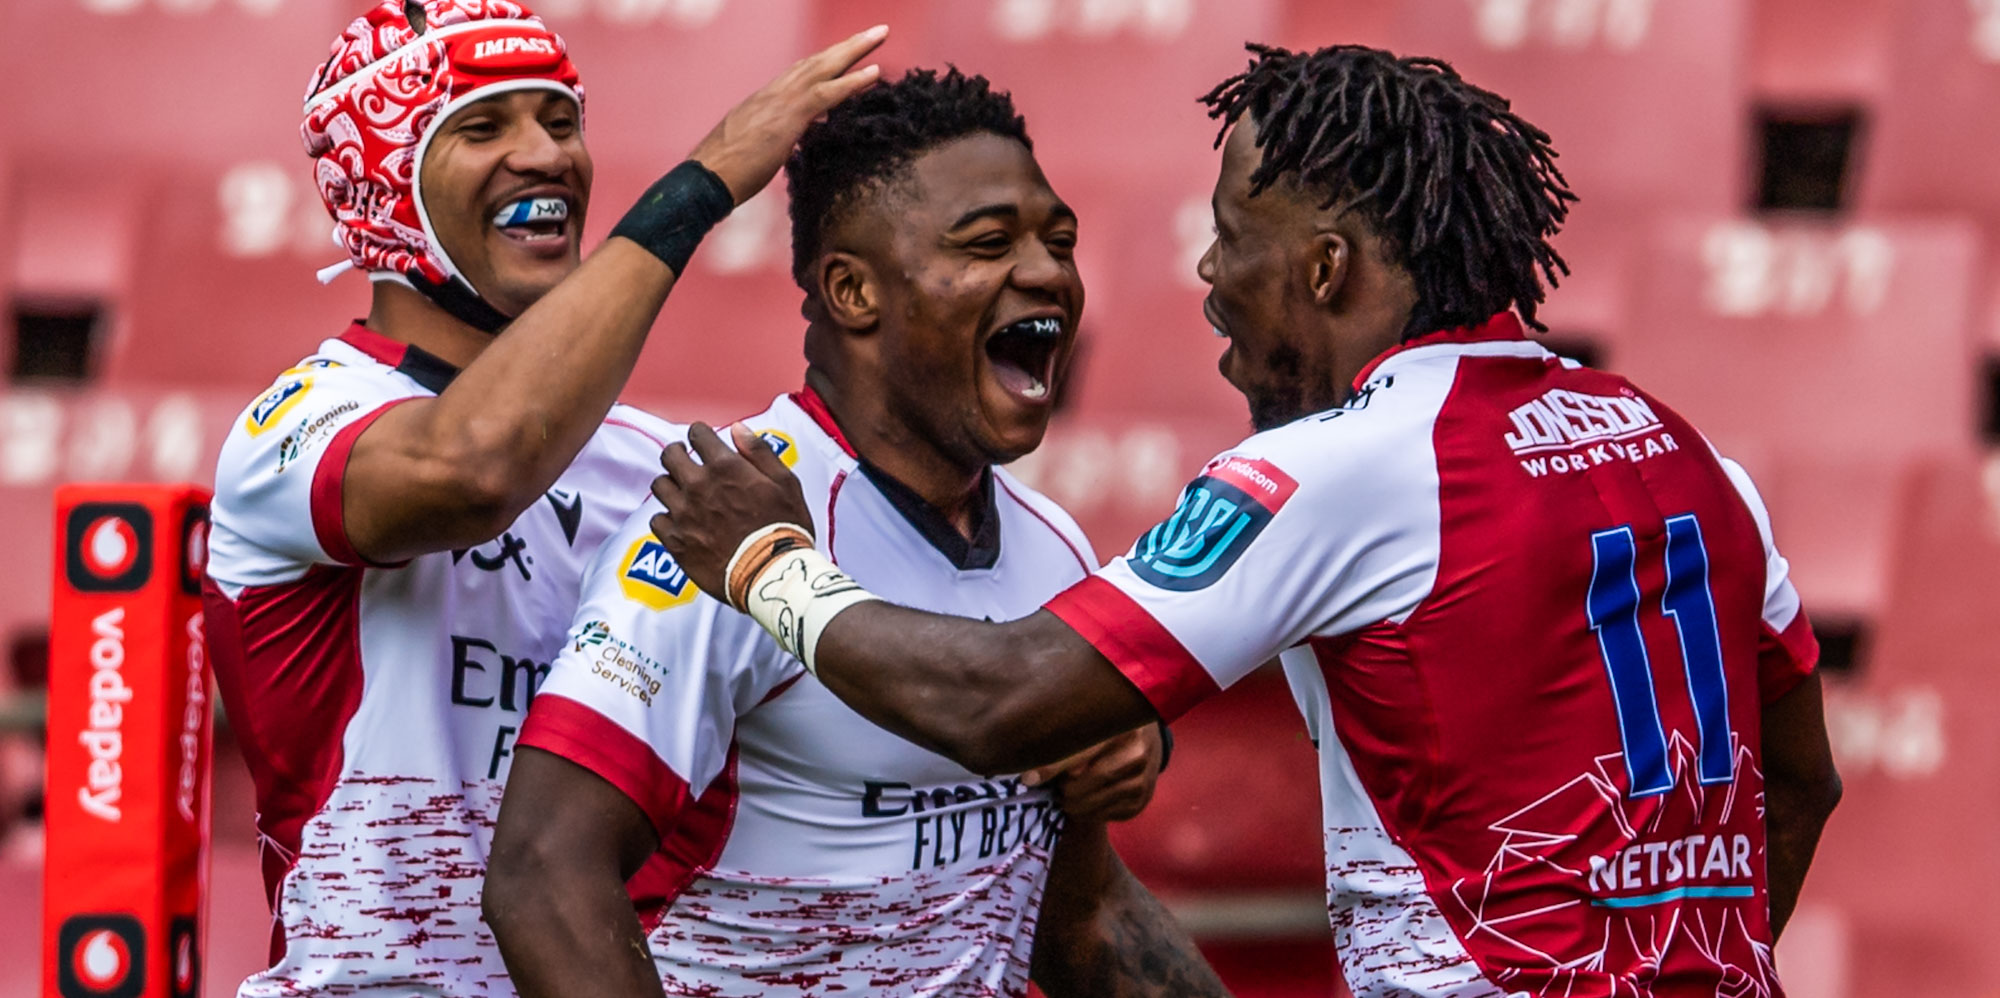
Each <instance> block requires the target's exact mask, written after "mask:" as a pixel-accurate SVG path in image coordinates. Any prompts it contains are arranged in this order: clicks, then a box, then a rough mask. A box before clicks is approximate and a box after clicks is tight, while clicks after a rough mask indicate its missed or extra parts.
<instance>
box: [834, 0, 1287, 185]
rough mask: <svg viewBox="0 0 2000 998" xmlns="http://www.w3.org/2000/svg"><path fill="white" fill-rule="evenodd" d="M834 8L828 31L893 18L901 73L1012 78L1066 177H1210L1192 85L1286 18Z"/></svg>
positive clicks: (1189, 11)
mask: <svg viewBox="0 0 2000 998" xmlns="http://www.w3.org/2000/svg"><path fill="white" fill-rule="evenodd" d="M824 9H825V10H826V14H824V15H823V16H822V18H821V27H820V29H819V35H820V39H819V40H821V41H827V40H831V39H832V38H835V37H839V36H841V35H844V34H847V33H849V32H851V31H854V30H856V29H857V28H858V27H863V26H865V25H866V24H867V23H868V22H869V21H872V20H882V19H887V18H894V20H893V22H892V27H891V31H892V35H891V38H890V41H889V43H888V45H887V47H885V48H884V50H883V54H882V59H883V63H884V67H885V68H887V69H889V70H890V71H891V72H892V73H894V72H898V71H900V70H901V69H903V68H906V67H911V66H921V67H930V68H942V67H943V66H944V64H946V63H953V64H956V65H957V66H958V67H959V68H961V69H963V70H965V71H966V72H969V73H984V74H985V75H986V76H987V77H988V78H990V79H992V80H993V82H994V85H995V86H996V87H998V88H1000V89H1003V90H1009V91H1012V93H1013V94H1014V99H1015V102H1016V104H1017V105H1018V107H1019V108H1020V110H1021V112H1022V113H1023V114H1025V115H1026V116H1027V119H1028V134H1029V135H1030V136H1032V137H1033V138H1034V140H1035V143H1036V146H1035V152H1036V155H1037V156H1038V158H1040V160H1041V163H1042V166H1043V168H1044V169H1046V170H1047V171H1048V173H1049V176H1050V177H1051V178H1053V179H1055V180H1056V181H1057V182H1058V185H1059V186H1060V183H1061V181H1062V180H1063V179H1064V178H1067V177H1072V176H1077V175H1079V174H1080V173H1081V172H1083V171H1089V170H1095V171H1097V172H1100V173H1101V172H1104V171H1107V170H1115V171H1117V175H1118V176H1120V177H1123V178H1128V179H1134V180H1136V179H1139V178H1167V179H1182V178H1187V177H1196V178H1199V180H1200V182H1201V183H1204V184H1206V183H1208V182H1209V181H1211V180H1213V175H1212V173H1210V169H1211V168H1210V161H1209V160H1207V159H1205V158H1203V157H1202V155H1201V150H1204V149H1206V148H1208V144H1209V142H1211V141H1212V140H1213V139H1214V137H1215V127H1214V126H1213V124H1211V123H1210V122H1209V120H1208V118H1207V117H1206V115H1205V114H1204V113H1203V110H1202V109H1201V107H1200V106H1199V105H1197V104H1196V103H1195V98H1197V97H1199V96H1200V95H1201V94H1203V93H1205V92H1207V91H1208V90H1209V89H1210V88H1211V87H1213V86H1215V84H1217V83H1219V82H1221V81H1222V79H1223V78H1224V77H1227V76H1229V75H1230V74H1232V73H1235V72H1237V71H1238V70H1240V69H1242V68H1243V66H1244V65H1245V62H1246V59H1247V54H1246V53H1245V52H1244V51H1243V48H1242V44H1243V43H1244V42H1247V41H1266V40H1270V39H1272V38H1274V37H1276V35H1277V33H1278V29H1279V25H1280V20H1281V18H1280V11H1279V7H1278V3H1277V2H1276V0H1241V2H1234V3H1226V4H1222V3H1197V2H1194V0H1122V2H1121V0H1113V2H1104V0H968V2H964V3H932V4H914V3H909V2H895V0H871V2H867V3H861V4H854V5H851V6H850V5H847V4H840V5H833V6H829V7H827V8H824ZM834 11H838V14H837V15H836V14H834V13H833V12H834ZM863 15H867V16H863Z"/></svg>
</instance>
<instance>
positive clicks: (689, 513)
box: [652, 423, 813, 599]
mask: <svg viewBox="0 0 2000 998" xmlns="http://www.w3.org/2000/svg"><path fill="white" fill-rule="evenodd" d="M729 435H730V438H731V439H732V440H733V441H734V442H735V444H736V449H735V450H730V449H729V445H728V444H725V443H723V441H722V438H721V437H719V436H717V435H716V433H715V431H714V430H713V429H710V428H709V426H708V425H707V424H706V423H696V424H694V425H693V426H691V427H689V428H688V443H687V444H680V443H676V444H672V445H670V446H668V447H667V449H666V450H665V451H664V452H662V453H661V454H660V464H661V465H663V466H664V467H665V468H666V469H667V473H666V474H664V475H661V476H660V477H658V478H655V479H653V495H654V496H655V497H657V498H658V499H659V500H660V505H662V506H665V507H666V508H667V511H666V512H664V513H656V514H654V515H653V519H652V527H653V535H654V536H656V537H658V538H659V539H660V543H662V544H665V545H666V546H667V551H668V552H670V553H672V554H673V556H674V561H675V563H677V564H679V565H680V567H681V570H682V571H684V572H686V573H687V574H688V578H690V579H692V580H694V584H695V585H696V586H697V587H699V588H700V589H701V590H702V591H703V592H706V593H709V594H711V595H713V596H714V597H715V598H717V599H723V593H724V592H726V591H727V590H726V588H725V586H724V582H725V579H726V577H727V574H728V571H729V559H730V558H732V557H734V556H735V554H736V549H737V547H738V546H740V545H741V544H742V543H743V539H744V538H745V537H748V536H750V535H751V534H753V533H755V532H757V531H758V530H760V529H762V528H764V527H767V526H769V525H771V524H773V523H791V524H796V525H798V526H800V527H804V528H805V529H806V531H807V532H811V530H812V522H813V521H812V511H811V510H810V509H809V508H807V506H806V495H805V490H804V489H803V488H801V487H800V486H799V480H798V479H797V478H796V477H794V476H793V475H792V472H791V469H789V468H787V467H785V462H784V461H783V460H782V459H781V458H779V457H778V455H777V454H775V453H773V452H772V450H771V447H770V445H769V444H766V443H765V442H764V439H763V438H762V437H760V436H758V435H757V434H755V433H753V432H751V430H750V429H749V428H748V427H746V426H744V425H743V424H741V423H738V424H736V425H735V426H732V427H730V432H729ZM689 444H692V445H693V448H694V451H693V453H692V454H690V453H689V451H688V445H689ZM696 458H700V461H699V463H697V462H696Z"/></svg>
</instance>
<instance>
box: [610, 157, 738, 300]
mask: <svg viewBox="0 0 2000 998" xmlns="http://www.w3.org/2000/svg"><path fill="white" fill-rule="evenodd" d="M735 207H736V199H735V198H734V197H732V196H731V195H730V193H729V185H727V184H724V183H723V182H722V178H721V177H718V176H716V175H715V172H714V171H713V170H710V169H709V168H708V167H705V166H703V165H701V164H700V163H697V162H695V161H694V160H691V159H690V160H687V161H685V162H683V163H681V165H679V166H676V167H674V168H673V169H671V170H668V171H667V175H666V176H664V177H661V178H660V179H658V180H656V181H654V182H653V186H651V187H648V188H646V193H644V194H641V195H639V203H638V204H635V205H633V206H632V210H631V211H628V212H626V213H625V217H624V218H621V219H619V220H618V224H617V225H616V226H614V227H613V228H612V230H611V234H612V235H614V236H624V237H625V238H627V239H630V240H632V241H633V242H635V243H638V244H639V245H641V246H644V247H645V248H646V252H648V253H651V254H653V255H654V256H656V257H659V258H660V262H661V263H664V264H666V265H667V266H668V267H670V268H672V269H673V272H674V276H676V277H678V276H680V273H681V271H683V270H686V269H687V262H688V258H689V257H691V256H693V255H694V248H695V247H696V246H699V245H701V237H703V236H705V235H708V230H709V229H711V228H714V227H715V223H717V222H720V221H722V220H723V219H725V218H728V217H729V213H730V211H732V210H734V209H735Z"/></svg>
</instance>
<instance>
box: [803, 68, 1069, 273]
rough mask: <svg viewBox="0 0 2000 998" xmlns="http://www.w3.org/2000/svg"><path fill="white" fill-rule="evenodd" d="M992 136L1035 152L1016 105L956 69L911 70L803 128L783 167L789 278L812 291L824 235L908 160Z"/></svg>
mask: <svg viewBox="0 0 2000 998" xmlns="http://www.w3.org/2000/svg"><path fill="white" fill-rule="evenodd" d="M980 133H991V134H993V135H998V136H1000V137H1002V138H1008V139H1014V140H1016V141H1018V142H1020V143H1021V144H1022V145H1023V146H1026V147H1028V148H1029V149H1033V148H1034V147H1035V146H1034V143H1033V142H1030V141H1029V140H1028V123H1027V120H1026V119H1024V118H1022V117H1021V115H1020V114H1019V113H1017V112H1016V111H1015V110H1014V99H1013V97H1012V96H1010V95H1009V94H1008V93H1007V92H1006V91H1004V90H994V89H993V86H992V84H991V83H989V82H988V81H987V79H986V77H984V76H978V75H972V76H967V75H966V74H964V73H961V72H959V70H958V67H957V66H947V67H946V70H945V72H944V73H943V74H942V75H940V74H939V73H938V72H937V71H936V70H933V69H912V70H910V71H909V72H907V73H905V74H903V78H902V79H900V80H897V81H895V82H893V83H884V84H879V85H877V86H874V87H870V88H869V89H867V90H864V91H862V92H861V93H859V94H856V95H854V96H853V97H849V98H848V99H847V100H845V101H842V102H841V103H840V104H839V105H837V106H835V107H834V109H833V110H831V111H829V112H827V115H826V117H825V118H823V119H821V120H819V121H816V122H814V123H813V124H811V125H809V126H807V127H806V131H805V135H803V136H802V137H800V139H799V146H798V148H797V149H795V150H793V151H792V156H791V158H790V159H789V160H787V161H786V162H785V182H786V184H787V185H789V186H790V188H791V199H792V207H791V213H792V279H793V280H795V281H797V282H798V284H799V287H800V288H803V289H804V290H805V291H806V293H807V294H811V293H812V292H813V288H812V273H811V271H812V264H813V261H814V260H816V259H818V258H819V254H820V248H821V246H822V244H823V243H824V242H825V240H826V234H827V232H828V231H829V230H830V229H832V227H833V225H834V223H835V222H837V221H839V219H840V217H841V216H842V214H844V213H845V212H846V211H847V210H848V209H849V208H851V207H852V206H853V205H854V204H855V203H857V202H858V201H859V200H860V198H861V196H862V195H864V194H867V193H871V192H873V191H876V190H880V189H881V188H884V187H887V186H888V185H889V184H890V183H892V182H894V181H895V180H896V179H898V178H899V177H901V176H902V175H903V174H904V172H905V171H906V170H908V168H909V165H910V163H911V161H913V160H915V159H916V158H917V157H919V156H921V155H923V154H924V153H927V152H929V151H931V150H932V149H936V148H937V147H939V146H942V145H945V144H946V143H949V142H952V141H954V140H956V139H961V138H965V137H966V136H968V135H977V134H980Z"/></svg>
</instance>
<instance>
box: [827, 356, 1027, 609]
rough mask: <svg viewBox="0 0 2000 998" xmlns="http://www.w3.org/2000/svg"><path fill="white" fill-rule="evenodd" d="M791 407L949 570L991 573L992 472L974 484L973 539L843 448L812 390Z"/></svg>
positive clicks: (994, 547)
mask: <svg viewBox="0 0 2000 998" xmlns="http://www.w3.org/2000/svg"><path fill="white" fill-rule="evenodd" d="M790 398H791V400H792V403H793V404H794V405H797V406H798V407H799V409H800V410H802V411H803V412H805V414H806V415H807V416H808V417H809V418H811V419H812V421H813V424H814V425H816V426H818V427H819V428H820V430H821V432H823V433H825V434H826V435H827V436H828V437H830V438H832V440H833V442H834V443H836V444H839V445H840V449H841V451H842V452H843V453H845V454H846V455H847V456H848V457H851V458H854V460H855V462H856V463H857V464H858V465H859V466H860V468H861V474H862V475H863V476H865V477H866V478H867V479H868V481H869V484H871V485H874V486H875V491H877V492H880V493H881V494H882V498H884V499H887V500H889V505H891V506H893V507H895V509H896V512H897V513H898V514H899V515H901V516H902V518H903V520H904V522H906V523H908V524H909V525H910V527H911V528H912V529H914V530H915V531H916V532H917V533H919V534H921V535H923V538H924V540H926V541H929V542H930V545H931V547H934V548H936V549H937V552H938V553H939V554H941V555H944V558H945V560H946V561H949V562H951V564H952V567H953V568H956V569H958V570H959V571H961V572H970V571H975V570H977V569H982V568H992V567H993V566H994V565H995V564H996V563H998V562H999V560H1000V507H999V505H998V504H997V503H996V502H995V501H994V498H993V495H994V493H993V469H991V468H988V469H986V471H985V472H984V473H983V474H981V475H980V478H979V502H978V504H977V505H975V506H974V507H973V510H972V512H973V515H974V516H976V517H978V520H977V522H975V523H974V524H973V527H972V539H971V540H969V541H968V540H966V539H965V535H963V534H960V533H959V532H958V528H957V527H954V526H952V524H951V521H950V520H949V519H947V518H946V517H945V515H944V514H943V513H941V512H939V511H938V509H937V507H935V506H932V505H931V504H930V503H928V502H925V501H924V497H923V496H920V495H918V494H917V493H916V490H914V489H912V488H910V487H909V486H907V485H904V484H903V483H902V482H899V481H897V480H895V479H894V478H891V477H889V473H888V472H886V471H883V470H882V469H880V468H877V467H875V466H874V465H872V464H869V463H868V461H867V460H866V459H864V458H862V457H861V455H859V454H857V453H855V452H854V445H853V444H850V443H848V442H847V436H846V434H843V433H841V432H840V424H838V423H836V422H834V421H833V410H831V409H829V408H827V406H826V400H825V399H823V398H821V397H820V394H819V393H818V392H816V391H813V389H812V386H811V385H807V386H805V387H804V388H801V389H799V390H798V391H795V392H793V393H792V394H791V396H790Z"/></svg>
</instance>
